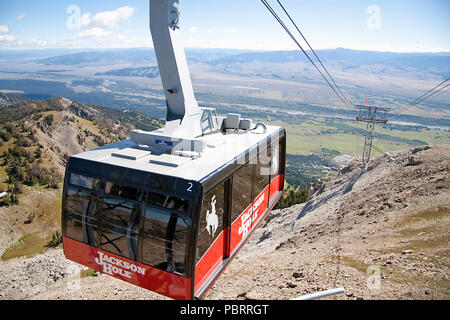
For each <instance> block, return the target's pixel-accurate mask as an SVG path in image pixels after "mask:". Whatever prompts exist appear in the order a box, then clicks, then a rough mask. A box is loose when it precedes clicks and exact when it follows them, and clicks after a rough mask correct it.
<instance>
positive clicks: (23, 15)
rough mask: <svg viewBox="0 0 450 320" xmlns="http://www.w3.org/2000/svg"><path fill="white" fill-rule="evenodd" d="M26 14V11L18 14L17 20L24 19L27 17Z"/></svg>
mask: <svg viewBox="0 0 450 320" xmlns="http://www.w3.org/2000/svg"><path fill="white" fill-rule="evenodd" d="M26 16H27V14H26V13H24V14H21V15H20V16H17V17H16V20H17V21H22V20H23V19H25V18H26Z"/></svg>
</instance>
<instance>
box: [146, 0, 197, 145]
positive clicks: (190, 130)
mask: <svg viewBox="0 0 450 320" xmlns="http://www.w3.org/2000/svg"><path fill="white" fill-rule="evenodd" d="M179 22H180V0H150V31H151V34H152V38H153V45H154V47H155V52H156V58H157V60H158V66H159V72H160V74H161V80H162V84H163V88H164V93H165V96H166V101H167V119H166V120H167V123H166V128H165V129H164V133H165V134H166V135H170V136H178V137H184V138H195V137H199V136H201V135H202V129H201V125H200V123H201V117H202V110H201V109H200V108H199V106H198V103H197V100H196V99H195V96H194V89H193V87H192V81H191V77H190V74H189V68H188V64H187V59H186V54H185V51H184V46H183V44H182V40H181V35H180V33H181V31H180V25H179Z"/></svg>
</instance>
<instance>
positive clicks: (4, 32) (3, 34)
mask: <svg viewBox="0 0 450 320" xmlns="http://www.w3.org/2000/svg"><path fill="white" fill-rule="evenodd" d="M15 39H16V38H15V37H14V36H12V35H10V34H9V26H7V25H0V42H11V41H14V40H15Z"/></svg>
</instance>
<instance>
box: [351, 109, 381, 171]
mask: <svg viewBox="0 0 450 320" xmlns="http://www.w3.org/2000/svg"><path fill="white" fill-rule="evenodd" d="M356 108H357V109H358V110H359V114H358V116H357V117H356V121H358V122H365V123H367V128H366V135H365V139H364V148H363V154H362V161H363V165H364V166H366V165H367V164H368V163H369V161H370V155H371V152H372V145H373V134H374V131H375V124H376V123H383V124H386V123H387V122H388V119H387V118H386V117H377V114H378V113H379V112H380V111H381V112H384V113H386V112H387V111H389V109H388V108H379V107H375V106H366V105H358V106H356Z"/></svg>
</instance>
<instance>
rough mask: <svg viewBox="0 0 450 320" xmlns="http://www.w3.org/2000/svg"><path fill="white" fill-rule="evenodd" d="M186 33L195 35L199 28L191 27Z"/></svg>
mask: <svg viewBox="0 0 450 320" xmlns="http://www.w3.org/2000/svg"><path fill="white" fill-rule="evenodd" d="M188 31H189V32H190V33H197V32H198V31H199V28H198V27H192V28H189V29H188Z"/></svg>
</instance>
